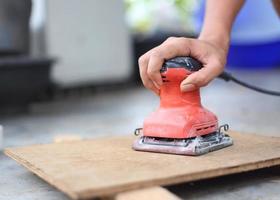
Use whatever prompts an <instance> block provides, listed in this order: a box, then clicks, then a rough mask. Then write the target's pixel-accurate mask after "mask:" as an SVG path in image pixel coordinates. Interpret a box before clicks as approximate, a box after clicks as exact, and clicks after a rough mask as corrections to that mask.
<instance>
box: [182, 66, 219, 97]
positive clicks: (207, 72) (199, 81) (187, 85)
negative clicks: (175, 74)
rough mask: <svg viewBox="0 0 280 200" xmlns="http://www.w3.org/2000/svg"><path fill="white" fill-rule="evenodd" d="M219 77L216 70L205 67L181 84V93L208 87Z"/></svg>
mask: <svg viewBox="0 0 280 200" xmlns="http://www.w3.org/2000/svg"><path fill="white" fill-rule="evenodd" d="M218 75H219V72H217V70H215V68H212V69H211V68H207V67H204V68H202V69H200V70H199V71H197V72H194V73H192V74H190V75H189V76H188V77H187V78H186V79H185V80H183V81H182V82H181V85H180V87H181V91H182V92H190V91H193V90H196V89H198V88H200V87H203V86H206V85H207V84H208V83H209V82H210V81H211V80H213V79H214V78H215V77H216V76H218Z"/></svg>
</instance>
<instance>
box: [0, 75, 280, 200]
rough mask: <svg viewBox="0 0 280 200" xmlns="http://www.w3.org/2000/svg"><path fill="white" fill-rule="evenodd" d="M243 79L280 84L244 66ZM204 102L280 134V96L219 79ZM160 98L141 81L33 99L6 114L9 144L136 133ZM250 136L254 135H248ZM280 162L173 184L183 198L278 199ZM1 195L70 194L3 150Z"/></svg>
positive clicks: (263, 131) (248, 126) (242, 122)
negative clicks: (93, 91) (18, 110)
mask: <svg viewBox="0 0 280 200" xmlns="http://www.w3.org/2000/svg"><path fill="white" fill-rule="evenodd" d="M238 76H239V77H240V78H242V79H243V80H247V81H249V82H251V83H255V84H258V85H260V86H263V87H267V88H270V89H278V90H280V72H279V71H272V72H254V73H252V72H242V73H238ZM202 100H203V104H204V105H205V107H207V108H208V109H210V110H212V111H213V112H214V113H216V114H217V115H218V117H219V120H220V123H221V124H222V123H228V124H230V127H231V129H233V130H238V131H242V132H251V133H257V134H260V135H267V136H277V137H280V131H279V129H280V123H279V122H280V98H279V97H272V96H266V95H263V94H259V93H256V92H253V91H250V90H247V89H244V88H242V87H239V86H238V85H235V84H232V83H228V84H225V83H224V82H223V81H221V80H215V81H214V82H212V83H211V84H210V85H209V86H208V87H206V88H204V89H203V90H202ZM157 105H158V98H157V97H155V96H154V95H153V94H152V93H151V92H149V91H147V90H145V89H144V88H141V87H135V88H128V89H124V90H115V91H111V92H99V93H96V94H94V95H90V94H83V95H80V96H78V95H72V96H70V97H67V98H64V99H59V100H55V101H53V102H48V103H41V104H37V105H33V106H32V107H31V112H30V113H28V114H21V115H17V116H13V117H2V118H1V119H0V123H1V124H2V125H4V131H5V132H4V147H11V146H23V145H29V144H37V143H51V142H53V139H54V138H55V137H56V136H57V135H64V134H74V135H79V136H80V137H82V138H95V137H100V136H110V135H123V134H133V130H134V129H135V128H136V127H141V124H142V121H143V119H144V117H145V116H146V115H147V114H149V113H150V112H151V111H152V110H154V109H155V108H156V107H157ZM248 142H250V141H248ZM279 188H280V168H273V169H267V170H261V171H257V172H254V173H245V174H239V175H233V176H227V177H222V178H217V179H211V180H206V181H199V182H194V183H188V184H182V185H177V186H173V187H171V188H170V189H171V190H172V191H173V192H175V193H176V194H178V195H179V196H181V197H182V198H184V199H196V200H206V199H207V200H209V199H210V200H211V199H215V200H219V199H228V200H231V199H232V200H235V199H241V200H242V199H244V200H245V199H246V200H261V199H266V200H276V199H277V200H278V199H280V190H279ZM0 199H11V200H15V199H17V200H20V199H23V200H26V199H40V200H44V199H52V200H58V199H60V200H61V199H68V198H67V197H66V196H65V195H63V194H62V193H61V192H59V191H57V190H56V189H55V188H53V187H51V186H49V185H48V184H47V183H45V182H44V181H42V180H41V179H39V178H37V177H36V176H35V175H33V174H32V173H30V172H29V171H27V170H26V169H25V168H23V167H21V166H19V165H18V164H17V163H16V162H14V161H13V160H11V159H9V158H8V157H6V156H4V155H3V154H2V153H0Z"/></svg>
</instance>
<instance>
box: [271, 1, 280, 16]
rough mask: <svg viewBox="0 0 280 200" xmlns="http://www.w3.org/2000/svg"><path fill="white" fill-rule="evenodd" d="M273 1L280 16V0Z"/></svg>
mask: <svg viewBox="0 0 280 200" xmlns="http://www.w3.org/2000/svg"><path fill="white" fill-rule="evenodd" d="M272 2H273V5H274V8H275V10H276V12H277V14H278V16H279V17H280V0H272Z"/></svg>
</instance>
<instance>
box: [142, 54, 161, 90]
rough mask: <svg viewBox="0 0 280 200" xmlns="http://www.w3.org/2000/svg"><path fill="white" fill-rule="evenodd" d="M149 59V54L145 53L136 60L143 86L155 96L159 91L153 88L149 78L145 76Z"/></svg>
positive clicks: (153, 85)
mask: <svg viewBox="0 0 280 200" xmlns="http://www.w3.org/2000/svg"><path fill="white" fill-rule="evenodd" d="M149 57H150V52H147V53H146V54H144V55H143V56H141V57H140V58H139V59H138V65H139V72H140V77H141V79H142V82H143V85H144V86H145V87H146V88H147V89H150V90H152V91H153V92H154V93H155V94H157V95H159V89H158V88H157V87H156V86H155V84H154V82H153V81H152V80H151V79H150V78H149V76H148V74H147V68H148V61H149Z"/></svg>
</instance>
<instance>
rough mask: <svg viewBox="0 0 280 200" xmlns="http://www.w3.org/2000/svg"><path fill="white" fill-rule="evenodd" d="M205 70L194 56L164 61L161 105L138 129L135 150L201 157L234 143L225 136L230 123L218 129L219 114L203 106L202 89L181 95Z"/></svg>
mask: <svg viewBox="0 0 280 200" xmlns="http://www.w3.org/2000/svg"><path fill="white" fill-rule="evenodd" d="M201 68H202V64H201V63H200V62H198V61H197V60H195V59H194V58H191V57H176V58H173V59H170V60H167V61H165V62H164V64H163V66H162V68H161V70H160V72H161V76H162V80H163V84H162V86H161V88H160V106H159V108H158V109H157V110H156V111H155V112H153V113H151V114H150V115H149V116H148V117H147V118H146V119H145V121H144V125H143V128H138V129H136V130H135V134H136V135H139V134H140V137H139V138H138V139H137V140H136V141H135V142H134V144H133V149H135V150H138V151H148V152H160V153H170V154H181V155H201V154H205V153H208V152H210V151H214V150H218V149H221V148H224V147H227V146H230V145H232V144H233V140H232V138H231V137H230V136H229V135H227V134H226V133H224V132H225V131H227V130H228V128H229V126H228V125H227V124H225V125H222V126H220V127H219V125H218V119H217V117H216V115H215V114H214V113H212V112H210V111H209V110H207V109H206V108H204V107H203V106H202V105H201V101H200V91H199V88H198V89H196V90H194V91H191V92H181V90H180V84H181V82H182V81H183V80H184V79H185V78H186V77H187V76H189V75H190V74H191V73H194V72H196V71H198V70H200V69H201Z"/></svg>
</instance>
